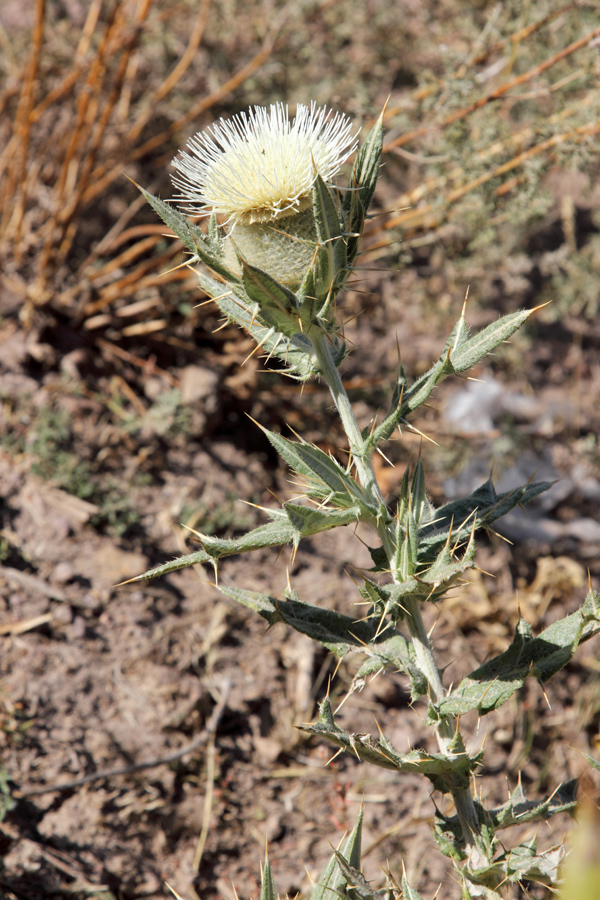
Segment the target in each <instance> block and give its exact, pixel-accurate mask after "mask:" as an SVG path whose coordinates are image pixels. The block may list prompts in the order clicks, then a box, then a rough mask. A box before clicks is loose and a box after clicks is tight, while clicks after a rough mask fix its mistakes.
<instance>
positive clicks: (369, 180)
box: [342, 113, 383, 264]
mask: <svg viewBox="0 0 600 900" xmlns="http://www.w3.org/2000/svg"><path fill="white" fill-rule="evenodd" d="M382 149H383V113H381V115H380V116H379V118H378V119H377V122H376V123H375V125H374V126H373V128H372V129H371V130H370V132H369V134H368V135H367V137H366V139H365V141H364V143H363V144H362V146H361V148H360V150H359V152H358V155H357V157H356V161H355V163H354V168H353V170H352V176H351V178H350V185H349V187H348V190H347V191H346V192H345V194H344V201H343V204H342V209H343V212H344V216H345V219H346V224H347V229H348V237H347V244H348V263H349V264H351V263H352V262H353V261H354V259H355V257H356V253H357V251H358V245H359V240H360V236H361V235H362V231H363V228H364V224H365V218H366V214H367V211H368V209H369V206H370V205H371V200H372V199H373V194H374V192H375V186H376V184H377V178H378V176H379V167H380V165H381V152H382Z"/></svg>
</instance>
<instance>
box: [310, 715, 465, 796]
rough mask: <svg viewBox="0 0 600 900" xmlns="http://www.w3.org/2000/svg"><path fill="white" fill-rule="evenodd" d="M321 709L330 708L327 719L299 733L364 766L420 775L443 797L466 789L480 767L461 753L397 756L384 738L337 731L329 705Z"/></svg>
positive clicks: (424, 753)
mask: <svg viewBox="0 0 600 900" xmlns="http://www.w3.org/2000/svg"><path fill="white" fill-rule="evenodd" d="M323 705H327V706H328V707H329V710H328V715H321V716H320V717H319V721H318V722H316V723H315V724H313V725H302V726H300V727H301V729H302V731H305V732H307V733H308V734H314V735H318V736H319V737H322V738H325V739H326V740H328V741H330V742H331V743H333V744H336V745H337V746H338V747H341V748H342V749H344V750H346V751H347V752H348V753H352V754H353V755H354V756H355V757H357V758H358V759H360V760H362V761H363V762H369V763H371V764H372V765H376V766H380V767H381V768H383V769H393V770H395V771H397V772H410V773H416V772H419V773H421V774H422V775H425V776H426V777H427V778H428V779H429V780H430V781H431V783H432V784H433V786H434V788H435V789H436V790H438V791H441V792H442V793H447V792H449V791H453V790H455V789H459V790H464V789H467V788H468V787H469V782H470V778H471V775H472V773H473V771H474V770H475V769H476V768H477V766H478V765H479V760H480V757H479V756H478V757H476V758H472V757H470V756H468V755H467V754H466V753H463V754H456V755H454V756H452V757H449V756H445V755H443V754H441V753H426V752H425V751H424V750H411V751H410V752H409V753H399V752H398V751H397V750H396V749H395V747H393V746H392V744H391V743H390V742H389V741H388V740H387V739H386V738H385V737H384V736H383V735H382V736H381V738H380V739H379V740H377V739H374V738H373V737H372V736H371V735H370V734H351V733H349V732H346V731H344V730H343V729H341V728H339V727H338V726H337V725H336V724H335V722H334V720H333V714H332V713H331V707H330V704H329V701H328V700H325V701H323V704H322V706H323Z"/></svg>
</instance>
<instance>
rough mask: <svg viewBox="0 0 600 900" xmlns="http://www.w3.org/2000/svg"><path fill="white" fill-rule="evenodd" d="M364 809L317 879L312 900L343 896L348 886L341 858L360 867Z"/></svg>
mask: <svg viewBox="0 0 600 900" xmlns="http://www.w3.org/2000/svg"><path fill="white" fill-rule="evenodd" d="M362 820H363V810H362V807H361V809H360V812H359V814H358V818H357V820H356V825H355V826H354V828H353V829H352V832H351V834H349V835H348V836H347V837H346V838H344V840H343V841H342V842H341V844H340V846H339V848H338V851H337V852H336V851H334V853H333V856H332V857H331V859H330V860H329V863H328V864H327V866H326V868H325V869H324V871H323V872H322V873H321V875H320V876H319V877H318V878H317V881H316V883H315V885H314V887H313V889H312V891H311V895H310V900H334V898H336V896H342V897H343V893H342V891H343V890H344V888H345V887H346V885H347V881H346V878H345V876H344V874H343V872H342V871H341V869H340V865H339V856H341V858H342V859H344V860H345V861H346V863H347V864H349V865H351V866H352V867H353V868H355V869H358V868H359V867H360V845H361V839H362ZM338 854H339V856H338Z"/></svg>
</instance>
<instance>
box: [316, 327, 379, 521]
mask: <svg viewBox="0 0 600 900" xmlns="http://www.w3.org/2000/svg"><path fill="white" fill-rule="evenodd" d="M310 339H311V342H312V345H313V348H314V351H315V356H316V357H317V361H318V363H319V368H320V369H321V374H322V376H323V378H324V379H325V381H326V382H327V384H328V385H329V390H330V391H331V396H332V397H333V402H334V403H335V406H336V409H337V411H338V413H339V414H340V419H341V420H342V425H343V426H344V431H345V432H346V436H347V438H348V441H349V443H350V453H351V454H352V459H353V461H354V464H355V466H356V471H357V472H358V480H359V481H360V483H361V486H362V487H363V488H364V491H365V493H366V495H367V497H368V499H369V500H371V501H373V500H374V501H375V502H376V503H377V506H378V507H379V508H380V509H383V510H385V503H384V502H383V497H382V496H381V491H380V490H379V485H378V484H377V479H376V478H375V472H374V471H373V466H372V464H371V460H370V459H367V458H366V457H365V452H364V445H365V442H364V440H363V436H362V434H361V431H360V428H359V427H358V422H357V421H356V419H355V417H354V410H353V409H352V404H351V403H350V400H349V399H348V394H347V393H346V389H345V388H344V385H343V384H342V379H341V378H340V373H339V371H338V368H337V366H336V364H335V362H334V361H333V357H332V355H331V350H330V347H329V341H328V339H327V335H326V334H324V333H323V332H322V331H321V330H320V329H318V328H317V329H315V332H314V333H311V335H310Z"/></svg>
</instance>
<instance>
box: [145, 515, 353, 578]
mask: <svg viewBox="0 0 600 900" xmlns="http://www.w3.org/2000/svg"><path fill="white" fill-rule="evenodd" d="M266 512H267V514H268V515H269V517H270V519H271V521H270V522H267V523H266V524H265V525H259V526H258V528H253V529H252V531H249V532H247V533H246V534H243V535H242V536H241V537H239V538H219V537H214V536H213V535H209V534H201V533H200V532H195V534H196V535H197V537H198V539H199V540H200V541H201V542H202V549H201V550H197V551H196V552H195V553H188V554H187V555H186V556H181V557H179V559H174V560H171V561H170V562H168V563H163V565H161V566H157V567H156V568H154V569H150V570H149V571H148V572H145V573H144V574H143V575H138V576H137V577H136V578H132V579H131V581H132V582H135V581H141V580H142V579H144V578H157V577H158V576H159V575H168V574H169V572H175V571H176V570H177V569H184V568H185V567H186V566H194V565H197V564H198V563H210V564H211V565H212V566H213V568H215V569H216V562H217V560H219V559H223V558H224V557H227V556H234V555H236V554H238V553H247V552H249V551H252V550H263V549H265V548H267V547H281V546H283V545H284V544H291V545H292V546H293V547H294V548H295V547H297V546H298V544H299V543H300V541H301V539H302V538H303V537H308V536H310V535H312V534H318V533H319V532H321V531H327V530H329V529H330V528H337V527H338V526H340V525H350V524H351V523H352V522H356V521H357V520H358V516H359V513H360V510H359V508H358V507H349V508H348V509H309V508H308V507H305V506H301V505H300V504H298V503H291V502H290V503H286V504H285V506H284V507H283V509H269V510H266Z"/></svg>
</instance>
